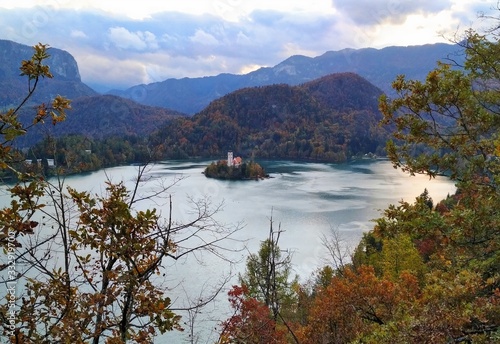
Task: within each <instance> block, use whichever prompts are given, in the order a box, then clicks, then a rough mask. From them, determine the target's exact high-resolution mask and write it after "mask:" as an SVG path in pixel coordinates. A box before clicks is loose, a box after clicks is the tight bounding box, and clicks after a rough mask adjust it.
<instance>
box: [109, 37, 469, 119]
mask: <svg viewBox="0 0 500 344" xmlns="http://www.w3.org/2000/svg"><path fill="white" fill-rule="evenodd" d="M462 52H463V49H462V48H461V47H460V46H459V45H456V44H444V43H436V44H427V45H420V46H408V47H387V48H383V49H373V48H364V49H344V50H340V51H329V52H326V53H324V54H323V55H320V56H317V57H307V56H302V55H296V56H292V57H290V58H288V59H286V60H284V61H283V62H281V63H279V64H277V65H276V66H274V67H265V68H260V69H258V70H256V71H253V72H250V73H248V74H244V75H236V74H220V75H217V76H207V77H201V78H182V79H167V80H164V81H161V82H156V83H151V84H147V85H137V86H133V87H131V88H128V89H127V90H124V91H118V90H114V91H111V92H110V93H111V94H115V95H119V96H122V97H126V98H129V99H133V100H135V101H137V102H139V103H143V104H147V105H152V106H161V107H167V108H170V109H174V110H177V111H180V112H183V113H188V114H194V113H196V112H199V111H201V110H202V109H203V108H204V107H205V106H207V105H208V104H209V103H210V102H211V101H212V100H214V99H217V98H219V97H221V96H223V95H226V94H228V93H230V92H233V91H236V90H238V89H241V88H245V87H253V86H264V85H272V84H280V83H284V84H288V85H300V84H303V83H305V82H308V81H311V80H314V79H317V78H320V77H322V76H325V75H328V74H332V73H343V72H352V73H356V74H359V75H360V76H362V77H363V78H365V79H366V80H368V81H369V82H371V83H373V84H374V85H376V86H377V87H379V88H380V89H381V90H382V91H383V92H385V93H387V94H391V93H392V88H391V84H392V82H393V81H394V79H395V78H396V76H397V75H399V74H404V75H406V76H407V77H408V78H409V79H417V80H423V79H425V77H426V75H427V73H428V72H429V71H430V70H432V69H433V68H435V67H436V64H437V62H438V61H443V62H445V61H446V60H447V59H448V58H450V59H452V60H455V61H457V62H458V63H461V62H463V60H464V56H463V54H462Z"/></svg>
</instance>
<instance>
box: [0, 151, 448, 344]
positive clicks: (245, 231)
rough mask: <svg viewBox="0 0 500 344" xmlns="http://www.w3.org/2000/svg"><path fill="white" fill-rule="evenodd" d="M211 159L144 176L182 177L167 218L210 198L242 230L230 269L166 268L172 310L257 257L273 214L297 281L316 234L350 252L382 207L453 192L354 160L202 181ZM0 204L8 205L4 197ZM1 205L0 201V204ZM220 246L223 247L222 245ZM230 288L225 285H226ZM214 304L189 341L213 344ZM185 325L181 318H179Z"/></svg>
mask: <svg viewBox="0 0 500 344" xmlns="http://www.w3.org/2000/svg"><path fill="white" fill-rule="evenodd" d="M209 163H210V161H189V162H188V161H166V162H162V163H158V164H156V165H155V166H153V168H152V169H151V170H149V171H148V173H147V177H148V178H149V182H148V183H147V184H146V185H145V186H143V187H142V189H141V192H146V191H148V190H154V189H155V187H157V186H156V185H158V184H157V182H158V181H160V180H166V182H167V183H168V182H169V181H173V180H174V179H175V178H178V177H180V176H182V177H183V178H184V177H185V178H184V179H183V180H182V181H180V182H179V183H177V184H176V185H174V186H173V187H171V188H170V189H169V192H170V193H171V195H172V200H173V213H174V214H173V218H174V220H179V221H186V220H189V216H188V215H186V214H187V212H188V210H189V207H188V202H187V200H188V198H194V199H197V198H201V197H209V198H210V199H211V201H212V202H213V204H218V203H221V202H223V203H224V207H223V210H222V211H221V212H219V213H218V214H217V215H216V218H217V220H219V221H220V222H221V223H225V224H228V225H231V224H234V225H235V224H238V223H239V224H241V225H242V229H241V230H240V231H238V232H237V233H235V235H234V238H235V239H238V240H240V241H235V242H227V243H226V244H225V245H226V246H225V248H229V249H241V248H243V247H245V249H244V250H242V251H239V252H232V251H227V252H225V251H222V252H223V254H224V255H225V257H226V258H228V259H229V260H232V261H239V263H237V264H230V263H228V262H227V261H225V260H223V259H220V258H218V257H216V256H214V255H211V254H207V253H203V254H199V255H197V256H196V257H190V258H188V259H186V260H183V261H178V262H173V261H172V262H167V263H166V266H165V269H166V271H168V274H167V279H166V281H165V283H166V285H167V287H168V288H171V289H172V290H171V291H169V293H171V294H172V296H173V297H172V298H173V301H174V307H183V306H186V305H188V304H189V298H203V297H206V295H208V294H209V293H210V291H211V290H212V289H213V288H216V286H217V285H218V283H219V282H220V281H221V280H222V279H223V278H224V276H228V275H232V276H233V279H232V280H231V282H232V283H233V284H234V283H236V282H237V278H236V277H234V276H236V275H237V273H238V272H241V271H243V270H244V267H245V261H244V259H245V257H246V256H247V255H248V253H249V252H252V253H254V252H257V251H258V248H259V244H260V242H261V241H262V240H264V239H266V238H267V236H268V233H269V218H270V216H271V214H272V216H273V220H274V228H275V229H277V228H278V225H280V226H281V230H282V231H284V232H283V233H282V234H281V237H280V242H279V245H280V248H281V249H283V250H288V251H289V252H291V253H292V255H293V256H292V257H293V259H292V261H293V266H294V273H296V274H298V275H299V276H300V278H301V280H305V279H307V278H308V277H310V275H311V273H312V272H313V271H314V270H315V269H317V268H318V267H321V266H322V265H324V264H325V259H327V253H326V250H325V249H324V247H323V246H322V242H321V237H322V235H328V234H329V233H330V231H331V230H332V228H333V229H336V230H338V231H339V233H340V234H341V236H342V239H343V240H345V241H346V244H347V245H348V246H350V247H352V248H354V247H355V245H356V244H357V242H359V239H360V238H361V236H362V233H363V232H365V231H368V230H370V229H371V228H373V222H371V220H372V219H375V218H377V217H379V216H380V214H381V211H382V210H383V209H385V208H386V207H387V206H388V205H389V204H396V203H398V202H399V201H401V200H404V201H408V202H413V201H414V199H415V197H416V196H418V195H419V194H421V193H422V192H423V191H424V189H425V188H427V189H428V191H429V194H430V196H431V197H432V198H433V199H434V201H435V203H437V201H439V200H440V199H443V198H444V197H446V195H447V194H451V193H453V192H454V190H455V187H454V185H453V183H452V182H451V181H449V180H448V179H446V178H444V177H438V178H436V179H434V180H429V178H428V177H425V176H416V177H410V176H408V175H406V174H404V173H402V172H401V171H398V170H395V169H394V168H393V167H392V165H391V164H390V162H388V161H386V160H360V161H357V162H352V163H346V164H322V163H304V162H290V161H259V163H260V164H261V165H263V166H264V167H265V169H266V171H267V172H268V173H269V174H270V175H271V177H272V178H269V179H265V180H261V181H220V180H214V179H207V178H205V176H204V175H203V174H202V171H203V169H204V168H205V166H206V165H207V164H209ZM136 174H137V167H134V166H122V167H115V168H110V169H106V170H101V171H97V172H93V173H89V174H84V175H78V176H71V177H68V178H67V180H66V183H67V184H68V185H71V186H72V187H74V188H76V189H78V190H90V191H92V192H94V193H102V191H103V190H104V188H105V186H104V182H105V181H106V179H111V180H112V181H114V182H119V181H122V180H123V181H125V182H126V183H127V184H129V185H132V181H133V178H134V177H135V176H136ZM2 199H3V201H4V202H5V201H6V200H7V199H6V197H5V196H3V198H2ZM2 199H0V202H1V201H2ZM141 207H144V208H148V207H157V208H160V209H161V208H162V207H163V213H164V214H167V209H168V208H167V207H166V206H162V205H161V204H158V203H156V204H153V203H144V204H142V205H141ZM244 244H245V245H244ZM223 246H224V245H223ZM230 285H231V283H228V287H230ZM226 289H227V288H226ZM218 300H219V302H218V303H216V304H213V305H210V306H209V307H208V308H206V309H204V310H203V311H202V313H201V314H197V316H196V318H195V320H194V321H195V335H196V334H197V335H198V336H199V337H198V338H199V342H200V343H205V342H208V343H212V342H214V340H215V339H216V337H215V333H212V331H213V329H214V327H215V326H216V325H217V322H218V321H219V320H220V319H223V318H224V317H226V316H227V315H228V314H229V311H230V310H229V309H228V305H227V302H224V301H225V300H226V293H225V292H224V293H222V294H221V295H220V296H219V297H218ZM183 314H184V318H183V319H185V320H186V321H187V320H188V319H189V316H188V314H186V313H183ZM165 340H168V342H175V343H178V342H181V341H182V340H189V337H188V333H178V332H176V333H172V334H169V335H167V336H165V337H163V338H162V339H159V340H158V343H163V342H165Z"/></svg>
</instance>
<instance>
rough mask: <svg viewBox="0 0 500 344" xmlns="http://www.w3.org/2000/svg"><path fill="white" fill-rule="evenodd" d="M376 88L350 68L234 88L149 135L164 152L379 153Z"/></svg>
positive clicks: (331, 156) (381, 133)
mask: <svg viewBox="0 0 500 344" xmlns="http://www.w3.org/2000/svg"><path fill="white" fill-rule="evenodd" d="M381 94H382V91H380V90H379V89H378V88H376V87H375V86H373V85H372V84H370V83H369V82H367V81H366V80H364V79H363V78H361V77H359V76H358V75H355V74H352V73H345V74H333V75H330V76H326V77H323V78H321V79H318V80H315V81H312V82H310V83H306V84H303V85H300V86H288V85H284V84H281V85H272V86H263V87H253V88H245V89H242V90H238V91H236V92H233V93H231V94H228V95H226V96H224V97H222V98H220V99H218V100H216V101H213V102H212V103H211V104H210V105H209V106H208V107H207V108H205V109H204V110H203V111H201V112H200V113H198V114H196V115H195V116H193V117H192V118H182V119H179V120H176V121H172V122H170V123H169V124H168V125H167V126H165V127H164V128H162V129H161V130H160V131H158V133H156V134H155V135H153V140H152V141H153V142H155V143H156V144H159V145H160V146H161V151H162V152H163V153H164V155H165V157H172V158H187V157H195V156H202V157H211V156H220V155H221V154H224V153H225V152H226V151H227V150H234V151H236V152H238V153H239V154H242V155H244V156H254V157H259V158H284V159H285V158H286V159H312V160H321V161H331V162H341V161H345V160H347V159H348V158H350V157H352V156H355V155H363V154H366V153H381V152H382V150H383V147H384V145H385V140H386V137H387V131H386V130H385V129H382V128H380V127H379V125H378V122H379V121H380V119H381V118H382V117H381V114H380V112H379V111H378V110H377V101H378V98H379V96H380V95H381Z"/></svg>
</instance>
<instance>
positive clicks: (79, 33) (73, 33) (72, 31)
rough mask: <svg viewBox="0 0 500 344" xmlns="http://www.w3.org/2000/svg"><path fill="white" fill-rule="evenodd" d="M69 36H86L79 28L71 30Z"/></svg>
mask: <svg viewBox="0 0 500 344" xmlns="http://www.w3.org/2000/svg"><path fill="white" fill-rule="evenodd" d="M70 36H71V37H73V38H88V36H87V35H86V34H85V32H83V31H81V30H71V33H70Z"/></svg>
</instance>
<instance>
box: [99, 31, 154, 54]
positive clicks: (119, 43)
mask: <svg viewBox="0 0 500 344" xmlns="http://www.w3.org/2000/svg"><path fill="white" fill-rule="evenodd" d="M108 38H109V40H110V41H111V43H112V44H113V45H114V46H116V47H117V48H119V49H133V50H138V51H143V50H155V49H158V43H157V41H156V36H155V35H154V34H153V33H151V32H149V31H136V32H130V31H129V30H127V29H126V28H124V27H112V28H110V29H109V30H108Z"/></svg>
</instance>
